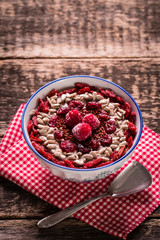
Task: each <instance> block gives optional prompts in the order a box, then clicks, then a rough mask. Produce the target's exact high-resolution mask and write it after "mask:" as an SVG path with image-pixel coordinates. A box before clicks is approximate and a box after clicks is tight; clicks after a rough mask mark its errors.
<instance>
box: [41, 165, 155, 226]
mask: <svg viewBox="0 0 160 240" xmlns="http://www.w3.org/2000/svg"><path fill="white" fill-rule="evenodd" d="M151 184H152V177H151V175H150V173H149V172H148V170H147V169H146V168H145V167H144V166H143V165H142V164H140V163H139V162H136V161H133V162H132V163H130V164H129V165H128V166H127V167H126V168H125V169H124V170H123V171H122V172H121V173H120V174H119V175H118V176H117V177H116V178H115V179H114V181H113V182H112V183H111V185H110V186H109V188H108V190H107V191H106V192H105V193H103V194H100V195H98V196H96V197H93V198H91V199H89V200H87V201H85V202H82V203H79V204H77V205H73V206H71V207H69V208H66V209H64V210H62V211H59V212H58V213H54V214H52V215H50V216H48V217H45V218H43V219H42V220H40V221H39V222H38V223H37V225H38V227H40V228H48V227H51V226H53V225H55V224H57V223H59V222H60V221H62V220H63V219H65V218H67V217H69V216H70V215H72V214H73V213H75V212H77V211H78V210H80V209H81V208H83V207H85V206H87V205H88V204H90V203H92V202H94V201H96V200H98V199H100V198H103V197H107V196H109V197H122V196H127V195H129V194H133V193H136V192H139V191H142V190H143V189H145V188H148V187H149V186H150V185H151Z"/></svg>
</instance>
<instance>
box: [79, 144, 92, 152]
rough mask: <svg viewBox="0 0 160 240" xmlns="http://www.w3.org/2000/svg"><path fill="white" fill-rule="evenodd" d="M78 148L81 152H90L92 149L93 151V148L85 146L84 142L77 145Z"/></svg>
mask: <svg viewBox="0 0 160 240" xmlns="http://www.w3.org/2000/svg"><path fill="white" fill-rule="evenodd" d="M77 148H78V151H79V152H81V153H83V154H84V153H89V152H90V151H91V149H90V148H88V147H84V146H83V145H82V144H80V143H79V144H78V145H77Z"/></svg>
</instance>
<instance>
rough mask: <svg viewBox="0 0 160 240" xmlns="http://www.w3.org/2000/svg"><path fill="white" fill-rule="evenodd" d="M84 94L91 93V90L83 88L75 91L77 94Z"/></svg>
mask: <svg viewBox="0 0 160 240" xmlns="http://www.w3.org/2000/svg"><path fill="white" fill-rule="evenodd" d="M85 92H91V89H90V87H84V88H81V89H79V90H78V91H77V94H83V93H85Z"/></svg>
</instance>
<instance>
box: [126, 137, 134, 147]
mask: <svg viewBox="0 0 160 240" xmlns="http://www.w3.org/2000/svg"><path fill="white" fill-rule="evenodd" d="M127 142H128V147H129V148H130V147H131V146H132V145H133V137H132V136H130V137H129V138H128V139H127Z"/></svg>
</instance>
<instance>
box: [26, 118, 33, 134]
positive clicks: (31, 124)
mask: <svg viewBox="0 0 160 240" xmlns="http://www.w3.org/2000/svg"><path fill="white" fill-rule="evenodd" d="M32 126H33V122H32V120H29V122H28V125H27V131H28V133H30V131H31V130H32Z"/></svg>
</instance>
